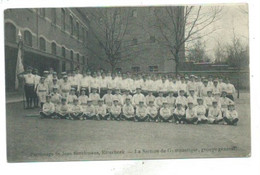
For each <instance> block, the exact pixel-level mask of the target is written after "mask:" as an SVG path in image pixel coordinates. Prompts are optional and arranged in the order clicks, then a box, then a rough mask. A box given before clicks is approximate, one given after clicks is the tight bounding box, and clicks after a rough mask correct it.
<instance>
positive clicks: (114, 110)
mask: <svg viewBox="0 0 260 175" xmlns="http://www.w3.org/2000/svg"><path fill="white" fill-rule="evenodd" d="M110 118H111V119H112V120H118V121H119V120H120V118H121V106H120V105H119V104H118V100H117V99H115V100H114V105H113V106H112V107H111V110H110Z"/></svg>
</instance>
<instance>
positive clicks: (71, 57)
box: [70, 50, 73, 60]
mask: <svg viewBox="0 0 260 175" xmlns="http://www.w3.org/2000/svg"><path fill="white" fill-rule="evenodd" d="M70 59H71V60H73V51H72V50H71V51H70Z"/></svg>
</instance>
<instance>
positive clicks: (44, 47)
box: [40, 37, 46, 51]
mask: <svg viewBox="0 0 260 175" xmlns="http://www.w3.org/2000/svg"><path fill="white" fill-rule="evenodd" d="M40 50H42V51H46V41H45V39H44V38H43V37H40Z"/></svg>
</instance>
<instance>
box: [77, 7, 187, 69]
mask: <svg viewBox="0 0 260 175" xmlns="http://www.w3.org/2000/svg"><path fill="white" fill-rule="evenodd" d="M121 8H122V9H123V10H122V11H123V12H126V11H128V13H129V18H128V19H127V20H128V27H127V30H126V33H125V36H124V38H123V39H122V41H119V42H122V45H123V46H124V44H125V45H129V46H131V47H129V48H126V49H128V51H129V55H128V57H127V59H123V58H122V60H121V61H119V63H118V64H117V65H116V66H115V70H116V71H121V72H127V71H130V72H174V71H175V62H174V60H173V59H172V58H173V56H172V54H171V53H170V51H169V49H168V48H167V47H165V46H163V45H162V44H161V43H160V42H159V41H160V40H162V39H163V38H162V35H161V33H160V32H158V30H156V29H155V26H156V25H158V24H157V21H156V16H155V12H156V10H162V9H161V8H163V7H121ZM172 8H173V9H174V8H175V7H172ZM111 9H112V10H113V8H111ZM95 10H96V9H95V8H84V9H80V11H82V14H88V12H89V11H93V12H92V13H95ZM122 11H121V12H122ZM96 15H97V14H96ZM119 15H120V14H119ZM103 16H104V15H103ZM86 18H87V19H88V20H90V21H93V20H97V18H95V19H93V18H91V17H88V16H87V17H86ZM98 20H102V15H101V17H100V19H98ZM103 20H109V18H106V19H103ZM108 23H109V22H108ZM121 23H123V22H121ZM89 24H90V25H95V24H96V26H91V27H92V28H94V29H95V30H94V32H96V31H97V30H98V29H100V26H99V23H91V22H89ZM123 24H124V23H123ZM100 30H101V31H102V29H100ZM89 32H90V37H93V36H94V34H92V33H91V32H92V31H91V30H90V31H89ZM103 32H104V30H103ZM118 32H123V31H122V30H121V31H118ZM183 33H184V32H183ZM103 35H105V34H104V33H103ZM103 38H104V37H103ZM91 41H92V43H91V44H93V46H94V47H95V48H96V49H99V51H98V53H100V52H102V49H100V46H99V42H95V38H92V39H91ZM103 42H104V43H105V41H103ZM123 46H122V47H123ZM124 49H125V48H124ZM103 52H104V51H103ZM119 55H120V53H119ZM102 56H103V57H106V55H105V54H103V55H102ZM179 56H180V60H182V58H184V56H185V54H184V45H183V49H182V51H181V53H180V54H179ZM105 60H106V58H104V59H103V60H102V59H99V58H97V57H96V56H95V55H93V54H92V53H90V55H89V65H90V66H91V67H93V68H94V69H98V68H101V69H105V70H111V69H112V68H111V66H110V65H109V64H108V63H107V62H106V61H105Z"/></svg>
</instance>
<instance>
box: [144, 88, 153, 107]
mask: <svg viewBox="0 0 260 175" xmlns="http://www.w3.org/2000/svg"><path fill="white" fill-rule="evenodd" d="M147 92H148V95H146V97H145V102H146V105H148V104H149V102H150V101H155V97H154V96H153V91H152V90H150V89H148V91H147Z"/></svg>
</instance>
